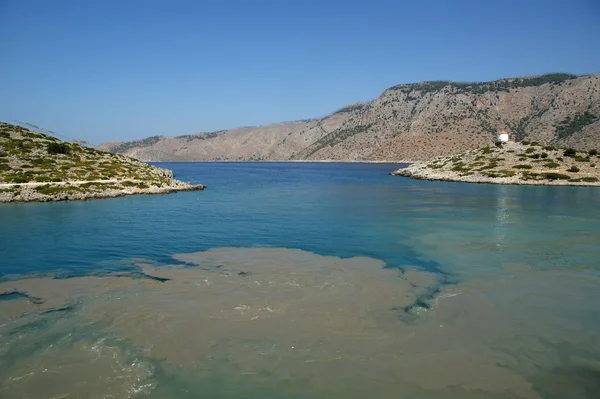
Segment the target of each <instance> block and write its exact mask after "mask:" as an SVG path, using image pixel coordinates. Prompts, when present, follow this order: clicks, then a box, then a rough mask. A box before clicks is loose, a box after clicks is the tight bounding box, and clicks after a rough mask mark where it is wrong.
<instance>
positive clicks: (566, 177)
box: [542, 172, 571, 180]
mask: <svg viewBox="0 0 600 399" xmlns="http://www.w3.org/2000/svg"><path fill="white" fill-rule="evenodd" d="M542 176H544V177H545V178H546V179H548V180H569V179H570V178H571V176H569V175H563V174H560V173H553V172H548V173H542Z"/></svg>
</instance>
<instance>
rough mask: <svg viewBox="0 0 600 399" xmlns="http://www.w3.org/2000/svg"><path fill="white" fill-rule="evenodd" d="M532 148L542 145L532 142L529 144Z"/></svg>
mask: <svg viewBox="0 0 600 399" xmlns="http://www.w3.org/2000/svg"><path fill="white" fill-rule="evenodd" d="M529 145H530V146H536V145H540V143H538V142H537V141H532V142H531V143H529Z"/></svg>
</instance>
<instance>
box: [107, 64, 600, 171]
mask: <svg viewBox="0 0 600 399" xmlns="http://www.w3.org/2000/svg"><path fill="white" fill-rule="evenodd" d="M599 115H600V74H596V75H585V76H577V75H572V74H548V75H539V76H530V77H518V78H506V79H499V80H495V81H490V82H451V81H428V82H420V83H407V84H400V85H396V86H392V87H390V88H388V89H386V90H384V91H383V93H382V94H381V95H380V96H379V97H377V98H375V99H373V100H371V101H368V102H355V103H350V104H348V105H346V106H344V107H342V108H340V109H339V110H337V111H335V112H333V113H332V114H330V115H327V116H324V117H319V118H314V119H303V120H299V121H291V122H279V123H273V124H268V125H263V126H253V127H240V128H234V129H227V130H220V131H216V132H209V133H198V134H189V135H182V136H151V137H148V138H145V139H141V140H135V141H131V142H124V143H122V142H110V143H105V144H103V145H101V146H99V147H98V148H101V149H104V150H107V151H111V152H115V153H121V154H125V155H128V156H131V157H134V158H137V159H140V160H142V161H261V160H271V161H277V160H281V161H284V160H287V161H293V160H331V161H385V160H388V161H399V160H415V161H416V160H427V159H431V158H433V157H436V156H445V155H452V154H457V153H461V152H464V151H468V150H471V149H475V148H480V147H483V146H485V145H489V144H491V143H493V142H494V141H495V139H496V134H497V133H498V132H499V131H500V130H507V131H508V132H509V133H510V134H511V136H512V138H513V139H515V140H517V141H518V140H523V139H529V140H534V141H537V142H540V143H543V144H548V145H559V146H563V147H575V148H580V149H591V148H595V147H597V146H598V144H599V143H600V118H599V117H598V116H599Z"/></svg>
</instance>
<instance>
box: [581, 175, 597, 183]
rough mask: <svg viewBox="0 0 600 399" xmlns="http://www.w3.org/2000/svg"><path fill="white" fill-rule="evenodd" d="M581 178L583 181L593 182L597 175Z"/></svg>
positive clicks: (595, 180)
mask: <svg viewBox="0 0 600 399" xmlns="http://www.w3.org/2000/svg"><path fill="white" fill-rule="evenodd" d="M581 180H582V181H585V182H588V183H594V182H597V181H598V178H597V177H592V176H589V177H582V178H581Z"/></svg>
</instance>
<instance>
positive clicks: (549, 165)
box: [544, 162, 560, 169]
mask: <svg viewBox="0 0 600 399" xmlns="http://www.w3.org/2000/svg"><path fill="white" fill-rule="evenodd" d="M559 166H560V165H559V164H557V163H556V162H548V163H545V164H544V167H546V168H552V169H554V168H558V167H559Z"/></svg>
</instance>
